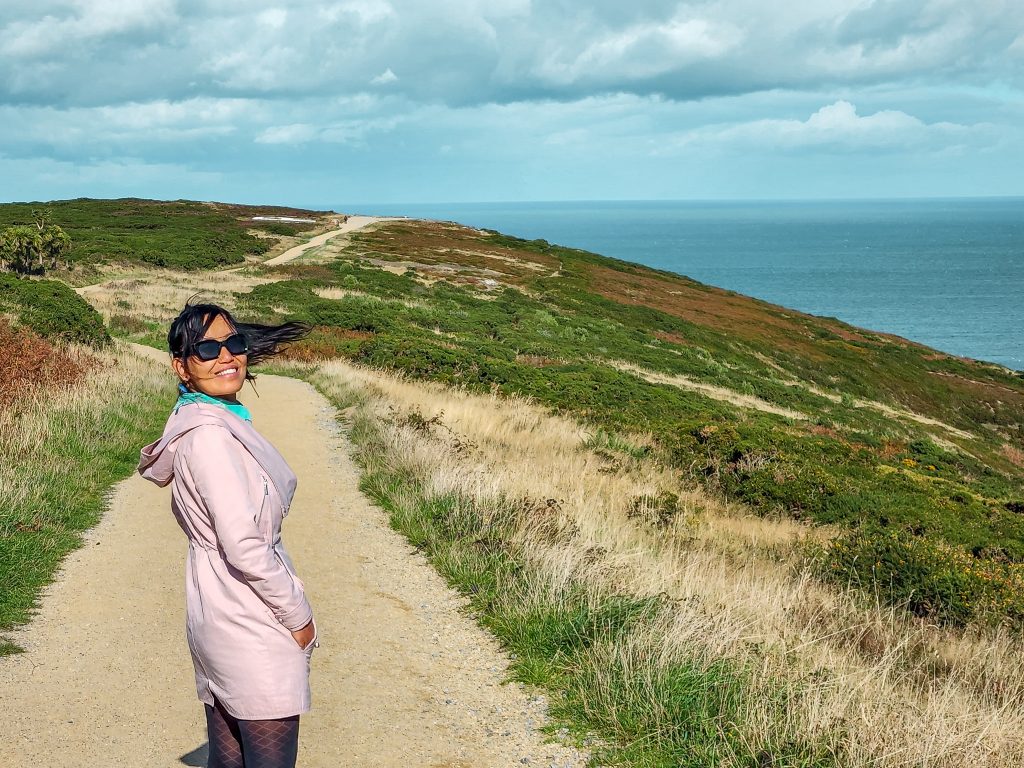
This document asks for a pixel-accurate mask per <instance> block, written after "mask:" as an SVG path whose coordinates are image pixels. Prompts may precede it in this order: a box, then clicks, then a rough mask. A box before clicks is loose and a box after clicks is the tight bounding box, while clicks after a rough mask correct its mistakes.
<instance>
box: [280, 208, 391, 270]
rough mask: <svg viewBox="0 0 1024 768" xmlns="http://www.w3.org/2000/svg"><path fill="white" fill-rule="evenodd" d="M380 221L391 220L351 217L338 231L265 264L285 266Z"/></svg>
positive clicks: (318, 237)
mask: <svg viewBox="0 0 1024 768" xmlns="http://www.w3.org/2000/svg"><path fill="white" fill-rule="evenodd" d="M378 221H390V218H387V217H381V216H349V217H348V219H347V220H346V221H345V223H344V224H342V225H341V226H340V227H338V228H337V229H332V230H330V231H329V232H324V233H323V234H322V235H317V236H316V237H314V238H312V239H311V240H310V241H309V242H308V243H302V244H301V245H296V246H295V247H294V248H289V249H288V250H287V251H285V252H284V253H282V254H281V255H280V256H275V257H274V258H272V259H268V260H267V261H265V262H263V263H264V264H269V265H274V264H284V263H286V262H289V261H292V260H293V259H297V258H299V256H301V255H302V254H304V253H305V252H306V251H308V250H310V249H311V248H317V247H319V246H321V245H323V244H324V243H326V242H327V241H328V240H331V239H333V238H335V237H337V236H338V235H347V234H348V233H349V232H355V231H356V230H357V229H362V228H363V227H367V226H369V225H370V224H376V223H377V222H378Z"/></svg>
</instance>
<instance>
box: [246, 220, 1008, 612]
mask: <svg viewBox="0 0 1024 768" xmlns="http://www.w3.org/2000/svg"><path fill="white" fill-rule="evenodd" d="M260 274H261V275H263V276H269V274H270V272H269V271H262V272H260ZM273 274H274V275H275V276H279V277H284V278H287V279H282V280H278V281H276V282H271V283H266V284H263V285H260V286H257V287H255V288H254V289H253V290H252V291H251V292H247V293H245V294H244V295H239V296H238V299H239V303H240V307H241V308H242V309H243V310H244V311H246V312H247V313H248V314H253V315H256V316H260V317H262V318H263V319H266V320H280V319H283V318H285V317H290V318H299V319H303V320H306V321H307V322H310V323H311V324H313V325H314V326H315V327H316V329H317V331H316V333H315V334H314V336H313V337H312V338H311V339H310V340H309V341H308V342H306V343H305V344H303V345H300V346H299V347H298V348H296V349H295V350H294V351H293V354H294V355H307V356H310V357H314V356H328V357H329V356H341V357H346V358H348V359H351V360H353V361H357V362H361V363H366V364H370V365H374V366H381V367H385V368H391V369H396V370H401V371H403V372H406V373H408V374H410V375H412V376H415V377H418V378H426V379H431V380H435V381H440V382H444V383H448V384H455V385H458V386H463V387H467V388H470V389H474V390H478V391H490V390H496V391H500V392H503V393H506V394H513V393H515V394H521V395H527V396H529V397H531V398H533V399H535V400H536V401H538V402H540V403H543V404H545V405H547V406H550V407H552V408H554V409H556V410H558V411H561V412H564V413H570V414H573V415H574V416H577V417H580V418H582V419H584V420H585V421H586V422H588V423H589V424H591V425H592V426H593V427H595V428H600V429H603V430H605V431H607V432H608V433H610V434H621V435H629V436H633V437H635V436H638V435H639V436H642V442H643V443H644V444H645V445H646V446H647V448H648V449H649V450H651V451H653V452H654V453H655V454H657V456H658V457H659V458H660V459H661V460H663V461H664V462H665V463H667V464H668V465H669V466H671V467H674V468H675V469H676V470H677V471H679V472H681V473H682V474H684V475H685V476H686V477H688V478H690V479H692V480H693V481H696V482H700V483H703V484H705V485H707V486H708V487H710V488H712V489H714V490H716V491H718V492H720V493H722V494H724V495H725V496H726V497H727V498H730V499H733V500H736V501H740V502H743V503H745V504H748V505H750V506H751V507H752V508H753V509H755V510H757V511H758V513H760V514H763V515H769V516H773V515H780V514H782V515H787V516H792V517H796V518H799V519H805V520H810V521H813V522H816V523H825V524H834V525H840V526H842V527H844V528H845V529H848V530H849V531H851V533H850V534H848V535H846V536H841V537H839V538H837V539H834V540H833V543H832V544H831V545H830V549H829V551H827V552H826V553H824V554H823V556H822V559H821V562H822V573H823V574H825V575H828V576H829V577H830V578H834V579H839V580H843V581H846V580H854V581H858V582H863V583H865V585H870V587H871V589H872V591H874V590H875V589H876V588H877V587H878V585H880V584H884V585H885V589H884V590H883V591H884V592H885V594H886V595H887V596H888V597H889V598H890V599H891V600H893V601H894V602H897V603H904V602H906V603H908V605H909V607H910V608H911V609H912V610H913V611H915V612H918V613H920V614H921V615H933V616H936V617H938V618H942V619H945V620H950V621H954V622H963V621H966V620H969V619H973V618H978V617H979V616H981V615H982V614H990V615H991V616H992V617H995V618H997V619H1002V618H1004V617H1006V616H1011V617H1013V620H1014V621H1017V620H1019V619H1020V618H1021V617H1022V616H1024V614H1022V613H1021V609H1022V604H1021V602H1020V600H1021V598H1020V597H1018V596H1019V595H1020V594H1021V590H1020V586H1021V582H1020V573H1019V570H1018V565H1019V564H1020V563H1021V561H1022V560H1024V515H1022V512H1024V489H1022V485H1021V481H1022V478H1024V471H1022V466H1024V443H1022V435H1021V432H1020V425H1021V424H1022V423H1024V382H1022V380H1021V379H1020V377H1019V376H1018V375H1017V374H1015V373H1014V372H1011V371H1008V370H1006V369H1002V368H1000V367H998V366H994V365H989V364H985V363H980V362H976V361H971V360H965V359H960V358H954V357H951V356H948V355H944V354H942V353H940V352H937V351H935V350H932V349H928V348H926V347H923V346H921V345H918V344H914V343H912V342H909V341H906V340H904V339H900V338H897V337H893V336H887V335H883V334H877V333H869V332H866V331H863V330H860V329H857V328H854V327H852V326H849V325H846V324H844V323H841V322H839V321H836V320H832V319H828V318H818V317H812V316H809V315H804V314H801V313H799V312H795V311H792V310H788V309H785V308H782V307H778V306H774V305H771V304H767V303H764V302H760V301H757V300H754V299H750V298H747V297H744V296H740V295H737V294H734V293H731V292H728V291H723V290H719V289H716V288H712V287H709V286H705V285H702V284H700V283H697V282H695V281H692V280H689V279H687V278H685V277H681V276H678V275H673V274H670V273H666V272H660V271H657V270H652V269H648V268H646V267H642V266H639V265H634V264H628V263H624V262H619V261H616V260H612V259H607V258H604V257H601V256H597V255H594V254H590V253H585V252H582V251H578V250H573V249H567V248H561V247H558V246H553V245H550V244H548V243H546V242H543V241H522V240H517V239H514V238H510V237H507V236H504V235H501V234H498V233H493V232H481V231H477V230H473V229H469V228H466V227H461V226H458V225H454V224H441V223H428V222H402V223H392V224H388V225H387V226H382V227H380V228H378V229H376V230H375V231H373V232H369V233H365V234H358V235H356V236H355V237H354V238H353V242H352V244H351V245H350V246H349V247H348V249H347V250H346V251H345V252H343V253H342V254H340V258H334V259H332V260H331V261H330V262H328V263H323V264H307V265H297V266H290V267H285V268H283V269H279V270H277V271H276V272H274V273H273ZM910 563H912V564H913V567H912V568H911V569H910V570H911V571H912V572H913V575H908V571H907V568H905V567H904V566H907V565H908V564H910Z"/></svg>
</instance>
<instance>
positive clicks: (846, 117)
mask: <svg viewBox="0 0 1024 768" xmlns="http://www.w3.org/2000/svg"><path fill="white" fill-rule="evenodd" d="M1007 195H1009V196H1020V195H1024V2H1021V0H785V2H781V3H770V2H764V0H708V1H707V2H699V1H698V2H690V3H678V2H662V1H661V0H634V1H633V2H623V0H594V1H593V2H582V1H580V0H578V1H577V2H572V3H570V2H567V1H566V0H547V1H545V0H538V1H536V2H531V1H530V0H429V1H428V0H390V1H389V0H351V1H346V2H312V1H309V0H287V2H285V0H279V2H266V1H265V0H34V1H33V2H26V1H24V0H0V200H5V201H12V200H49V199H63V198H69V197H80V196H82V197H122V196H138V197H152V198H160V199H178V198H188V199H199V200H223V201H230V202H248V203H262V204H270V203H277V204H288V205H299V206H314V207H333V208H336V209H337V210H344V207H343V206H344V205H346V204H354V203H367V202H380V203H415V202H421V203H429V202H442V201H464V202H476V201H531V200H661V199H683V200H685V199H702V200H705V199H706V200H714V199H792V198H796V199H817V198H892V197H931V196H940V197H971V196H1007Z"/></svg>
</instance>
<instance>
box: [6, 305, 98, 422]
mask: <svg viewBox="0 0 1024 768" xmlns="http://www.w3.org/2000/svg"><path fill="white" fill-rule="evenodd" d="M0 350H3V355H4V366H5V371H6V372H5V374H4V376H3V377H2V378H0V408H5V409H7V408H13V407H15V405H16V404H17V403H18V402H19V401H24V400H27V399H29V398H31V397H33V396H35V395H38V394H45V393H46V392H52V391H57V390H63V389H68V388H69V387H72V386H74V385H75V384H77V383H78V382H79V381H80V380H81V379H82V377H83V376H84V375H85V373H86V371H87V370H88V369H89V368H90V367H92V365H94V364H95V359H94V358H92V357H90V356H85V355H82V354H75V353H73V352H72V351H71V350H69V349H67V348H65V347H62V348H54V347H53V345H51V344H50V343H48V342H47V341H46V340H44V339H42V338H40V337H39V336H38V335H37V334H35V333H33V332H32V331H31V330H29V329H27V328H15V327H13V326H11V324H10V323H8V322H7V321H6V320H4V319H3V318H0Z"/></svg>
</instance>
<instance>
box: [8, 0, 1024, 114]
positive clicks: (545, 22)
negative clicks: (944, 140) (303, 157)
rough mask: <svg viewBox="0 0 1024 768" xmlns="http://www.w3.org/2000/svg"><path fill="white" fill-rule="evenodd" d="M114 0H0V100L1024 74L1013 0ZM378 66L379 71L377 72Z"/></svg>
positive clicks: (1021, 26)
mask: <svg viewBox="0 0 1024 768" xmlns="http://www.w3.org/2000/svg"><path fill="white" fill-rule="evenodd" d="M130 5H131V7H132V8H133V9H134V10H131V11H130V12H123V13H119V12H118V9H124V8H127V7H128V6H126V5H125V4H123V3H120V2H115V0H77V1H76V2H73V3H56V2H49V3H47V4H44V5H42V6H39V10H38V11H37V12H36V13H35V15H28V14H27V13H26V12H25V10H24V9H21V10H19V11H11V10H4V11H0V40H2V41H4V42H2V43H0V71H3V72H4V73H5V75H4V77H3V80H2V81H0V101H2V102H7V103H48V104H59V105H82V106H87V105H99V104H116V103H121V102H131V101H135V102H138V101H145V100H147V99H161V98H162V99H171V100H179V99H186V98H194V97H200V96H208V97H233V98H249V97H252V98H267V99H278V100H289V99H292V98H296V97H309V96H317V95H335V94H356V93H360V92H365V91H369V90H373V89H374V88H378V87H380V86H381V85H382V83H381V82H380V80H379V79H378V78H380V77H381V75H382V73H385V72H387V71H391V72H392V73H393V75H394V79H391V78H388V79H389V80H391V82H389V83H387V87H388V89H389V90H390V91H393V92H396V93H401V94H404V95H405V96H406V97H408V98H410V99H412V100H414V101H420V102H431V103H444V104H448V105H451V106H464V105H472V104H480V103H488V102H498V103H501V102H510V101H515V100H530V99H562V100H573V99H579V98H585V97H587V96H590V95H595V94H602V93H616V92H625V93H636V94H641V95H649V94H660V95H663V96H665V97H666V98H670V99H676V100H688V99H700V98H705V97H708V96H716V95H724V94H742V93H752V92H757V91H761V90H767V89H814V88H821V87H826V86H843V85H851V86H853V85H858V84H881V83H886V82H893V81H899V80H901V79H907V78H912V79H915V80H917V81H919V82H928V81H930V80H933V79H935V78H938V77H939V76H942V77H948V76H949V73H950V72H954V73H956V76H957V77H959V78H961V79H962V80H964V81H965V82H974V81H976V82H979V83H986V82H990V81H991V80H993V79H997V78H998V79H1003V80H1005V81H1007V82H1015V83H1019V82H1020V81H1021V66H1022V64H1021V57H1015V56H1013V55H1010V54H1007V53H1006V52H1007V50H1008V49H1009V48H1010V46H1012V45H1014V41H1015V40H1018V39H1019V38H1020V35H1021V32H1022V30H1024V5H1021V4H1019V3H1015V2H1014V3H1011V2H1010V1H1009V0H993V1H992V2H980V3H973V4H970V5H968V4H965V3H962V2H953V0H931V1H930V2H925V3H924V4H922V3H920V2H917V1H916V0H915V1H914V2H911V0H879V1H877V2H873V3H870V4H868V5H864V3H862V2H860V0H822V2H820V3H817V4H806V5H804V4H802V5H797V6H792V7H787V6H784V5H777V4H765V3H763V2H755V1H754V0H719V1H717V2H703V3H701V2H697V3H690V4H680V3H675V2H641V3H622V2H606V1H605V0H600V2H593V3H588V4H587V5H586V6H583V7H580V6H579V5H578V4H576V3H568V2H555V1H551V2H534V3H530V2H528V0H493V2H484V1H483V0H432V2H427V1H426V0H402V1H400V0H390V2H389V0H341V1H339V2H312V1H310V0H290V2H287V3H286V2H280V3H273V2H269V0H250V1H249V2H238V1H237V0H177V1H175V0H138V2H136V3H133V4H130ZM375 80H376V82H375Z"/></svg>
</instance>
